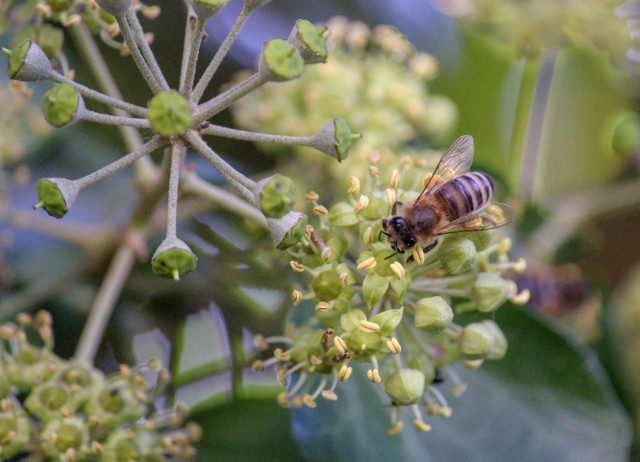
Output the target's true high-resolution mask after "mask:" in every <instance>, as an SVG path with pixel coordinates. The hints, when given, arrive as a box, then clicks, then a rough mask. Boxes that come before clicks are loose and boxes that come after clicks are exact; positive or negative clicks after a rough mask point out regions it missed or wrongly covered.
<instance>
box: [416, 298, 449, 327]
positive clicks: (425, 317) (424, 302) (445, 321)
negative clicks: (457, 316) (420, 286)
mask: <svg viewBox="0 0 640 462" xmlns="http://www.w3.org/2000/svg"><path fill="white" fill-rule="evenodd" d="M451 321H453V310H452V309H451V306H450V305H449V304H448V303H447V302H446V301H445V299H443V298H442V297H439V296H436V297H429V298H422V299H420V300H418V302H417V303H416V308H415V316H414V322H415V325H416V327H418V328H420V329H422V330H426V331H427V332H431V333H432V334H439V333H440V332H442V331H443V330H444V329H445V328H446V327H447V326H448V325H449V324H451Z"/></svg>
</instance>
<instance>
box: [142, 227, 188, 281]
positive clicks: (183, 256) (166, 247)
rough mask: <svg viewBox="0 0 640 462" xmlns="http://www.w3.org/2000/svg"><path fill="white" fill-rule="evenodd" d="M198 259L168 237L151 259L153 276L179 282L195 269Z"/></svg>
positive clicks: (175, 239) (178, 241) (176, 239)
mask: <svg viewBox="0 0 640 462" xmlns="http://www.w3.org/2000/svg"><path fill="white" fill-rule="evenodd" d="M197 263H198V257H196V255H195V254H194V253H193V252H192V251H191V249H190V248H189V246H188V245H187V244H185V243H184V242H183V241H181V240H180V239H178V238H177V237H175V236H174V237H168V238H166V239H165V240H164V241H162V243H161V244H160V245H159V246H158V248H157V249H156V251H155V253H154V254H153V257H152V258H151V269H152V270H153V272H154V274H157V275H158V276H161V277H164V278H173V280H174V281H179V280H180V277H182V276H185V275H187V274H189V273H190V272H191V271H193V270H194V269H195V268H196V264H197Z"/></svg>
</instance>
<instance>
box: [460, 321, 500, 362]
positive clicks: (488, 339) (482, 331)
mask: <svg viewBox="0 0 640 462" xmlns="http://www.w3.org/2000/svg"><path fill="white" fill-rule="evenodd" d="M492 345H493V335H492V332H491V330H490V329H488V328H487V326H485V325H484V324H483V323H481V322H474V323H471V324H469V325H467V326H465V328H464V329H463V330H462V335H461V336H460V350H461V351H462V354H463V355H464V356H465V357H467V358H468V359H484V358H486V357H487V355H488V354H489V352H490V351H491V347H492Z"/></svg>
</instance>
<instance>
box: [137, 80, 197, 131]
mask: <svg viewBox="0 0 640 462" xmlns="http://www.w3.org/2000/svg"><path fill="white" fill-rule="evenodd" d="M192 115H193V114H192V111H191V105H190V104H189V101H187V100H186V99H185V97H184V96H182V95H181V94H180V93H178V92H177V91H162V92H160V93H158V94H157V95H155V96H154V97H153V98H152V99H151V101H150V102H149V110H148V112H147V118H148V119H149V123H150V124H151V128H153V129H154V130H155V131H156V132H158V133H159V134H160V135H162V136H176V135H180V134H182V133H183V132H184V131H185V130H186V129H187V128H189V127H190V126H191V120H192Z"/></svg>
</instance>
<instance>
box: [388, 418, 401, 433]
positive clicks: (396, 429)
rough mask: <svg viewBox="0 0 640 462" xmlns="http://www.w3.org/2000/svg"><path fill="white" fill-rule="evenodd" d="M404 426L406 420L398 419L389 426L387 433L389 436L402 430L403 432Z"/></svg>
mask: <svg viewBox="0 0 640 462" xmlns="http://www.w3.org/2000/svg"><path fill="white" fill-rule="evenodd" d="M403 428H404V422H402V421H401V420H397V421H395V422H394V423H393V426H392V427H391V428H389V430H387V435H389V436H395V435H398V434H400V432H402V429H403Z"/></svg>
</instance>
